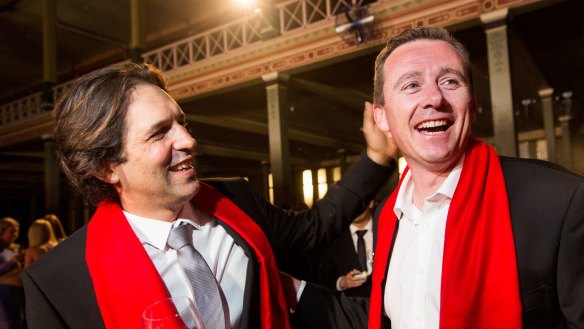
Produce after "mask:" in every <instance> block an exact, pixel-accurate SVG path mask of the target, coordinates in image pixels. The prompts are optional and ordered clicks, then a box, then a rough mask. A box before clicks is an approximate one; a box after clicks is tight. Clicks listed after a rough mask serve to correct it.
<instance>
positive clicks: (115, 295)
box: [85, 183, 289, 329]
mask: <svg viewBox="0 0 584 329" xmlns="http://www.w3.org/2000/svg"><path fill="white" fill-rule="evenodd" d="M192 202H193V203H194V204H195V205H197V207H199V208H200V209H201V210H203V211H205V212H207V213H209V214H211V215H213V216H215V217H216V218H218V219H219V220H221V221H222V222H224V223H225V224H227V225H228V226H230V227H231V228H233V229H234V230H235V231H236V232H237V233H238V234H240V235H241V237H242V238H243V239H244V240H245V241H246V242H247V243H248V244H249V245H250V246H251V247H252V249H253V250H254V252H255V254H256V257H257V260H258V263H259V265H260V273H259V282H260V293H259V296H260V304H261V305H260V317H261V318H260V323H261V327H262V328H266V329H279V328H289V321H288V312H287V308H286V303H285V299H284V293H283V291H282V285H281V282H280V276H279V272H278V267H277V265H276V261H275V258H274V255H273V252H272V248H271V246H270V244H269V242H268V240H267V238H266V236H265V235H264V233H263V231H262V230H261V229H260V227H259V226H258V225H257V224H256V223H255V222H254V221H253V220H252V219H251V218H250V217H249V216H248V215H247V214H246V213H244V212H243V211H242V210H241V209H239V207H237V206H236V205H235V204H234V203H233V202H232V201H231V200H229V199H228V198H226V197H225V196H223V195H222V194H220V193H219V192H218V191H216V190H215V189H213V188H212V187H211V186H209V185H207V184H204V183H201V190H200V191H199V193H198V194H197V195H196V196H195V197H194V198H193V200H192ZM85 259H86V262H87V266H88V268H89V273H90V276H91V280H92V282H93V288H94V290H95V295H96V297H97V304H98V306H99V310H100V312H101V315H102V318H103V321H104V323H105V326H106V328H108V329H116V328H123V329H134V328H136V329H140V328H141V327H142V313H143V311H144V309H145V308H146V307H148V306H150V305H151V304H153V303H154V302H155V301H158V300H160V299H163V298H168V297H170V294H169V293H168V290H167V288H166V285H165V284H164V281H163V280H162V278H161V277H160V275H159V274H158V271H157V270H156V268H155V267H154V264H153V263H152V261H151V260H150V257H149V256H148V254H147V253H146V250H145V249H144V247H143V246H142V244H141V242H140V241H139V239H138V237H136V235H135V234H134V231H133V230H132V228H131V226H130V224H129V223H128V221H127V220H126V218H125V216H124V214H123V213H122V209H121V208H120V205H119V204H117V203H114V202H103V203H101V204H100V205H99V207H98V208H97V211H96V212H95V214H94V215H93V218H92V219H91V221H90V223H89V225H88V229H87V243H86V252H85ZM177 328H178V326H177Z"/></svg>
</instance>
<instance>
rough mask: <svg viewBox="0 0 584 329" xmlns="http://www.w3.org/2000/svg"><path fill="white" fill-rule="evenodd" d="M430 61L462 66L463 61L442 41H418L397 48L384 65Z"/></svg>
mask: <svg viewBox="0 0 584 329" xmlns="http://www.w3.org/2000/svg"><path fill="white" fill-rule="evenodd" d="M425 60H432V61H436V62H446V63H452V64H453V65H458V64H459V65H464V64H463V63H464V61H463V59H462V57H461V56H460V54H459V53H458V52H457V51H456V49H455V48H454V46H452V45H451V44H450V43H448V42H446V41H443V40H430V39H419V40H414V41H410V42H407V43H405V44H403V45H401V46H399V47H397V48H396V49H395V50H394V51H393V52H392V53H391V54H390V55H389V56H388V58H387V60H386V62H385V64H386V67H387V66H388V65H390V66H391V65H393V64H400V65H403V64H407V63H417V62H420V61H425Z"/></svg>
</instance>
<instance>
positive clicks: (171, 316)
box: [142, 296, 205, 329]
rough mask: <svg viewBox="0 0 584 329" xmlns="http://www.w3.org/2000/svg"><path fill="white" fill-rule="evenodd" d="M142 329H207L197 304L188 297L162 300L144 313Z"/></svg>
mask: <svg viewBox="0 0 584 329" xmlns="http://www.w3.org/2000/svg"><path fill="white" fill-rule="evenodd" d="M142 329H205V322H204V321H203V317H202V316H201V313H200V312H199V310H198V309H197V307H196V306H195V303H193V301H192V300H191V299H190V298H189V297H186V296H180V297H171V298H165V299H161V300H159V301H156V302H154V303H153V304H152V305H150V306H148V307H147V308H146V309H145V310H144V312H143V313H142Z"/></svg>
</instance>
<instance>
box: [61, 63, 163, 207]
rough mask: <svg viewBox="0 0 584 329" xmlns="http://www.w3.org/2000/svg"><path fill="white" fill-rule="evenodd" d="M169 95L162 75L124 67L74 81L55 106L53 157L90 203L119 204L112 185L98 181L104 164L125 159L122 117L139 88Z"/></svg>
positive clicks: (144, 67)
mask: <svg viewBox="0 0 584 329" xmlns="http://www.w3.org/2000/svg"><path fill="white" fill-rule="evenodd" d="M143 84H152V85H155V86H158V87H160V88H161V89H163V90H164V91H166V92H168V85H167V82H166V79H165V78H164V76H163V75H162V73H161V72H160V71H159V70H158V69H156V68H155V67H153V66H151V65H148V64H135V63H123V64H117V65H112V66H108V67H104V68H101V69H99V70H96V71H93V72H91V73H89V74H87V75H85V76H82V77H81V78H79V79H78V80H77V81H76V82H75V83H74V84H73V86H72V87H71V88H70V89H69V90H68V91H67V92H66V93H65V94H64V95H63V97H62V98H61V99H60V100H59V102H58V103H57V105H56V106H55V111H54V116H55V119H56V126H55V145H56V148H57V156H58V159H59V162H60V163H61V167H62V168H63V171H64V172H65V174H66V175H67V177H68V178H69V182H70V183H71V185H72V186H73V188H75V189H76V190H77V191H78V192H80V193H81V194H82V195H83V196H84V197H85V199H87V200H88V201H89V202H90V203H91V204H92V205H94V206H95V205H97V204H99V203H100V202H101V201H102V200H104V199H110V200H118V196H117V193H116V191H115V189H114V187H113V186H112V185H111V184H108V183H106V182H103V181H101V180H100V179H98V178H97V177H100V176H102V175H103V174H105V173H107V170H108V165H109V164H120V163H123V162H125V161H126V158H125V155H124V149H123V141H124V132H125V127H126V119H125V118H126V113H127V109H128V107H129V105H130V103H131V101H132V99H131V96H132V92H133V91H134V89H135V88H136V86H138V85H143Z"/></svg>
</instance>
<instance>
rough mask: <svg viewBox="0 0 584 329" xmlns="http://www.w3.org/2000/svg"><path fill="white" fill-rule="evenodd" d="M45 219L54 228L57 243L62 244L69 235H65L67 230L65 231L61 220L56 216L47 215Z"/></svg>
mask: <svg viewBox="0 0 584 329" xmlns="http://www.w3.org/2000/svg"><path fill="white" fill-rule="evenodd" d="M45 219H46V220H48V221H49V222H51V225H52V226H53V233H55V238H56V239H57V241H59V242H61V241H63V240H65V238H66V237H67V233H65V229H63V224H61V220H60V219H59V217H57V215H55V214H46V215H45Z"/></svg>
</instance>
